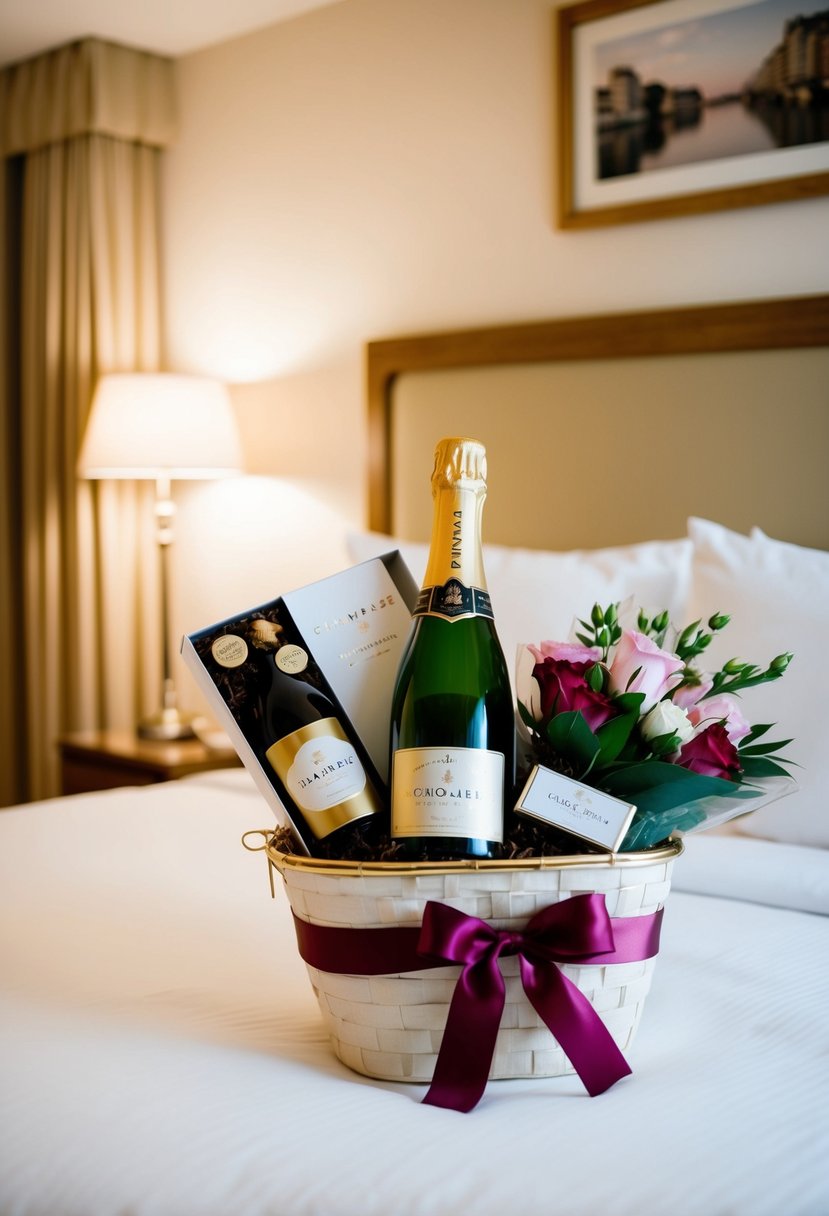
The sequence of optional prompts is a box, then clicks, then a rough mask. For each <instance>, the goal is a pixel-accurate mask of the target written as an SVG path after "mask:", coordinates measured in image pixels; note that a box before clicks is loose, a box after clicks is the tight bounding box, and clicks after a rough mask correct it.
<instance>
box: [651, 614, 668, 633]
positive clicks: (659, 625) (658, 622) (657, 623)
mask: <svg viewBox="0 0 829 1216" xmlns="http://www.w3.org/2000/svg"><path fill="white" fill-rule="evenodd" d="M669 619H670V618H669V617H668V612H667V609H666V610H665V611H664V612H660V614H659V616H658V617H656V619H655V620H654V622H653V627H654V629H655V630H656V632H657V633H661V632H662V630H663V629H667V628H668V620H669Z"/></svg>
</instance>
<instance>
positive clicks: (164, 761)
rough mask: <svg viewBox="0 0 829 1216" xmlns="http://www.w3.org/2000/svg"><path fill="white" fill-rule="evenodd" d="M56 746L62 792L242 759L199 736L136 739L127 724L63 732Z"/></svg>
mask: <svg viewBox="0 0 829 1216" xmlns="http://www.w3.org/2000/svg"><path fill="white" fill-rule="evenodd" d="M57 746H58V751H59V752H60V763H61V787H62V792H63V793H64V794H83V793H87V792H88V791H90V790H108V789H114V788H115V787H116V786H119V785H153V784H155V783H157V782H159V781H175V780H177V779H178V778H179V777H187V776H189V775H190V774H191V773H204V772H208V771H209V770H211V769H217V768H231V767H233V766H235V765H238V764H240V763H241V761H240V760H239V757H238V756H237V755H236V753H235V752H234V751H232V750H229V751H218V750H215V749H213V748H208V747H205V746H204V744H203V743H200V742H199V740H198V739H182V740H180V741H178V742H176V743H162V742H155V741H150V740H147V739H139V738H138V736H137V735H136V734H134V733H133V732H132V731H128V730H123V731H118V730H95V731H82V732H80V733H79V734H72V735H63V736H62V737H61V738H60V739H58V743H57Z"/></svg>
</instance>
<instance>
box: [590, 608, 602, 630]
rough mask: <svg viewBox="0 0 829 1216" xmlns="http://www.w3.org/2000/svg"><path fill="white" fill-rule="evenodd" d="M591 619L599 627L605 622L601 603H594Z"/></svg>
mask: <svg viewBox="0 0 829 1216" xmlns="http://www.w3.org/2000/svg"><path fill="white" fill-rule="evenodd" d="M590 619H591V621H592V622H593V624H594V625H595V626H596V628H597V629H598V628H599V626H600V625H603V624H604V613H603V612H602V609H601V606H600V605H599V604H594V605H593V611H592V612H591V613H590Z"/></svg>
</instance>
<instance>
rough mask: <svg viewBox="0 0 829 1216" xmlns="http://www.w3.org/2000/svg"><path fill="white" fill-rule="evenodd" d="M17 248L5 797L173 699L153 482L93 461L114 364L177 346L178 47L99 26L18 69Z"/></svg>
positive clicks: (8, 287) (8, 427) (6, 324)
mask: <svg viewBox="0 0 829 1216" xmlns="http://www.w3.org/2000/svg"><path fill="white" fill-rule="evenodd" d="M0 114H1V115H2V116H3V117H2V120H0V121H2V132H0V138H2V150H3V153H4V160H5V166H6V174H5V184H6V190H5V207H4V211H3V213H2V214H0V223H2V224H3V232H4V241H5V245H6V248H7V250H8V251H9V252H10V255H11V256H10V257H8V258H7V267H8V270H7V274H6V281H5V283H4V291H3V296H4V311H3V316H2V318H0V321H2V330H3V337H2V339H0V341H2V343H3V345H2V346H0V360H1V361H2V377H0V381H2V388H1V389H0V391H2V393H3V396H2V409H3V428H2V432H0V449H1V450H0V472H2V474H3V486H2V489H0V562H2V565H0V579H1V580H2V581H1V582H0V628H2V630H3V634H4V636H5V638H6V639H7V641H6V645H5V646H4V650H5V655H6V661H4V663H3V666H4V668H5V669H6V670H5V672H4V678H3V685H2V699H1V700H0V805H8V804H9V803H11V802H17V801H25V800H27V799H32V798H43V797H50V796H52V795H55V794H57V793H59V792H60V790H59V774H58V765H57V749H56V742H57V739H58V738H59V737H60V735H61V734H63V733H66V732H68V731H75V730H83V729H92V728H96V727H115V728H118V727H123V728H131V727H132V726H133V725H134V723H135V721H136V720H137V718H138V717H140V716H141V714H142V713H144V712H146V711H147V710H148V709H149V708H151V707H154V705H155V704H157V703H158V702H159V700H160V695H161V690H160V686H159V684H160V669H161V659H160V642H161V640H160V636H159V621H158V610H157V603H158V598H157V595H158V588H157V584H156V579H157V568H156V564H155V552H154V544H153V540H152V524H153V517H152V505H151V493H152V491H151V488H150V487H145V486H143V485H136V484H133V483H130V482H120V483H117V482H116V483H113V482H84V481H81V480H79V479H78V478H77V476H76V472H75V465H76V461H77V456H78V451H79V449H80V445H81V441H82V438H83V432H84V427H85V423H86V420H87V416H88V412H89V407H90V404H91V397H92V392H93V390H94V386H95V381H96V379H97V377H98V376H99V375H100V374H101V373H103V372H108V371H151V370H155V369H157V368H158V366H159V364H160V358H161V337H160V334H161V306H160V299H161V285H160V269H159V262H160V234H159V175H160V162H161V156H162V147H163V146H164V144H165V143H166V142H168V140H169V138H170V136H171V132H172V64H171V63H170V61H168V60H164V59H160V58H159V57H157V56H152V55H147V54H145V53H143V52H136V51H131V50H129V49H128V48H124V47H116V46H112V45H110V44H106V43H102V42H100V41H98V40H95V39H87V40H84V41H83V42H81V43H76V44H73V45H71V46H69V47H64V48H60V49H59V50H58V51H56V52H52V53H50V54H48V55H45V56H41V57H39V58H38V59H35V60H31V61H27V62H26V63H24V64H20V65H16V66H14V67H12V68H9V69H6V71H5V72H3V73H0Z"/></svg>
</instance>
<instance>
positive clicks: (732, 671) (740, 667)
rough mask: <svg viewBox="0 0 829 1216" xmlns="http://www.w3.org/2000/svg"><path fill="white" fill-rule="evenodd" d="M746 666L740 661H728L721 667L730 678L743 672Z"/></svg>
mask: <svg viewBox="0 0 829 1216" xmlns="http://www.w3.org/2000/svg"><path fill="white" fill-rule="evenodd" d="M745 668H746V664H745V663H744V662H743V661H742V659H729V660H728V662H727V663H726V664H725V666H724V667H723V671H724V672H726V673H727V674H728V675H730V676H738V675H739V674H740V672H741V671H745Z"/></svg>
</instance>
